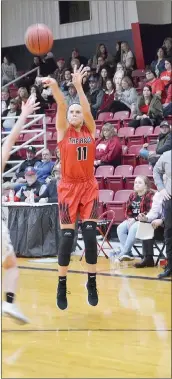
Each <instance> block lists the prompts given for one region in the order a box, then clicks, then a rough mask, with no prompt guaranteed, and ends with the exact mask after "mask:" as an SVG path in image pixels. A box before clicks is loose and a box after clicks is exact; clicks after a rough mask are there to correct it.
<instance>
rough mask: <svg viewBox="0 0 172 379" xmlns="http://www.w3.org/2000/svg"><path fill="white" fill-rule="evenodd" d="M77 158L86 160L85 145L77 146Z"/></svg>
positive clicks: (86, 149)
mask: <svg viewBox="0 0 172 379" xmlns="http://www.w3.org/2000/svg"><path fill="white" fill-rule="evenodd" d="M76 150H77V159H78V161H86V160H87V151H88V148H87V146H79V147H77V149H76Z"/></svg>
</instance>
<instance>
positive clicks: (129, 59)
mask: <svg viewBox="0 0 172 379" xmlns="http://www.w3.org/2000/svg"><path fill="white" fill-rule="evenodd" d="M121 63H122V64H123V66H124V68H125V70H126V71H127V72H128V74H129V73H130V72H131V71H132V70H133V69H134V65H135V58H134V54H133V53H132V51H131V49H130V47H129V45H128V43H127V42H122V43H121Z"/></svg>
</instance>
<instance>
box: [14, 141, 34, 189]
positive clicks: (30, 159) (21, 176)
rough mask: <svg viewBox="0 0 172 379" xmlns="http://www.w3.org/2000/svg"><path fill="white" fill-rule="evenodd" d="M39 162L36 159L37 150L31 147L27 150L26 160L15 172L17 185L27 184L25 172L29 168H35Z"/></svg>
mask: <svg viewBox="0 0 172 379" xmlns="http://www.w3.org/2000/svg"><path fill="white" fill-rule="evenodd" d="M37 162H39V159H38V158H37V157H36V148H35V147H34V146H29V147H28V148H27V150H26V160H25V161H24V162H23V163H21V165H20V166H19V168H18V169H17V170H16V172H15V176H14V177H13V181H15V182H16V183H25V181H26V180H25V170H26V168H27V167H34V165H35V164H36V163H37Z"/></svg>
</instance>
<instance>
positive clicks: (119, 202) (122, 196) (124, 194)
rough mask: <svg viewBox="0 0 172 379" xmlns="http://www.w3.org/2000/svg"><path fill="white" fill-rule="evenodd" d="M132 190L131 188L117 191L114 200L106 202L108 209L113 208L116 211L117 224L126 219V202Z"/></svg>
mask: <svg viewBox="0 0 172 379" xmlns="http://www.w3.org/2000/svg"><path fill="white" fill-rule="evenodd" d="M132 192H133V191H130V190H121V191H117V192H116V193H115V195H114V200H113V201H110V202H108V203H107V204H106V209H107V211H109V210H113V211H114V212H115V224H120V223H121V222H122V221H124V220H125V208H126V202H127V201H128V198H129V196H130V194H131V193H132ZM109 218H110V214H109Z"/></svg>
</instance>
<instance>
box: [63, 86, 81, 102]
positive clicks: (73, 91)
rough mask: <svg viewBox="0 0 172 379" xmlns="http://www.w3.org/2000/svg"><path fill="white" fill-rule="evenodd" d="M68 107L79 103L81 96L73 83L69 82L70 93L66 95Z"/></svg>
mask: <svg viewBox="0 0 172 379" xmlns="http://www.w3.org/2000/svg"><path fill="white" fill-rule="evenodd" d="M65 100H66V103H67V105H68V107H70V105H72V104H79V96H78V94H77V91H76V88H75V86H74V85H73V83H72V82H71V83H69V84H68V94H67V95H66V96H65Z"/></svg>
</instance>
